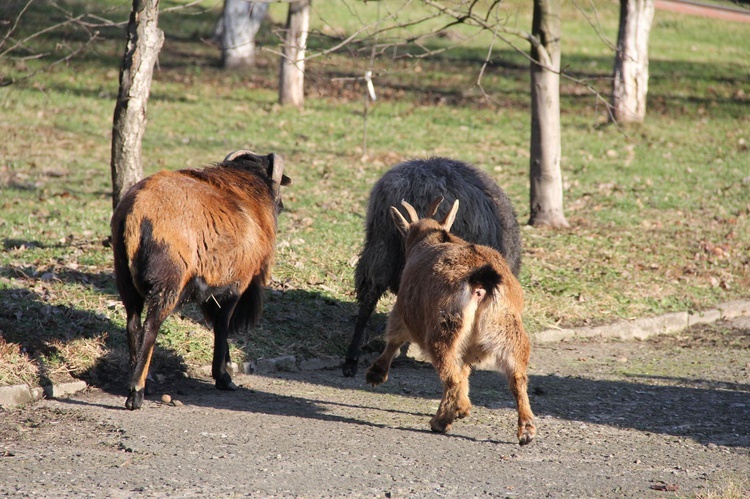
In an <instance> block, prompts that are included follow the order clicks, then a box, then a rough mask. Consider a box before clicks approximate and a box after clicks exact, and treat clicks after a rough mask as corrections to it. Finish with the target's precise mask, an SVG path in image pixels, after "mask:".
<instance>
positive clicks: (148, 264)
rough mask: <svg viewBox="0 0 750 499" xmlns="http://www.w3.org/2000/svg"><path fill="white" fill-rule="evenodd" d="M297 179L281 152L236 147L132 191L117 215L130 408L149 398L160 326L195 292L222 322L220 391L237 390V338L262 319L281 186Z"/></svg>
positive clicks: (216, 370)
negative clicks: (233, 338)
mask: <svg viewBox="0 0 750 499" xmlns="http://www.w3.org/2000/svg"><path fill="white" fill-rule="evenodd" d="M290 183H291V180H290V179H289V177H287V176H286V175H284V161H283V160H282V158H281V157H280V156H277V155H276V154H269V155H267V156H263V155H257V154H255V153H253V152H251V151H236V152H234V153H232V154H230V155H228V156H227V157H226V158H225V159H224V161H223V162H221V163H220V164H218V165H215V166H213V167H208V168H205V169H203V170H179V171H172V172H170V171H163V172H160V173H157V174H155V175H152V176H151V177H148V178H145V179H143V180H141V181H140V182H138V183H137V184H135V185H134V186H133V187H131V188H130V190H129V191H128V192H127V193H126V194H125V196H124V197H123V198H122V200H121V201H120V203H119V204H118V205H117V208H116V209H115V212H114V214H113V216H112V247H113V249H114V259H115V276H116V279H117V289H118V291H119V292H120V297H121V298H122V301H123V303H124V305H125V311H126V313H127V335H128V346H129V349H130V367H131V370H132V378H131V381H130V393H129V395H128V398H127V401H126V402H125V407H127V408H128V409H131V410H132V409H137V408H139V407H140V406H141V405H142V403H143V395H144V389H145V385H146V377H147V375H148V371H149V366H150V364H151V356H152V354H153V350H154V343H155V341H156V335H157V333H158V331H159V327H160V326H161V324H162V323H163V322H164V320H165V319H166V318H167V316H169V314H170V313H171V312H172V311H173V310H174V309H175V308H176V307H177V306H179V305H180V304H182V303H183V302H185V301H187V300H189V299H192V300H195V301H196V302H197V303H198V304H199V305H200V307H201V309H202V311H203V315H204V317H205V318H206V321H207V322H208V323H209V324H211V325H213V328H214V355H213V363H212V375H213V378H214V379H215V380H216V388H218V389H220V390H236V389H237V386H236V385H235V384H234V383H233V382H232V378H231V376H230V374H229V373H228V372H227V364H228V363H229V344H228V342H227V337H228V334H229V333H232V332H236V331H240V330H246V329H247V328H249V327H252V326H254V325H255V324H257V322H258V320H259V319H260V315H261V312H262V306H263V287H264V286H265V285H266V284H267V280H268V278H269V275H270V270H271V266H272V264H273V258H274V248H275V240H276V217H277V215H278V213H279V212H280V211H281V209H282V207H283V204H282V202H281V195H280V186H282V185H288V184H290ZM144 306H145V307H147V312H146V317H145V320H144V322H143V323H141V314H142V312H143V310H144Z"/></svg>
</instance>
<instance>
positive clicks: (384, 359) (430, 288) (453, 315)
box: [366, 197, 536, 445]
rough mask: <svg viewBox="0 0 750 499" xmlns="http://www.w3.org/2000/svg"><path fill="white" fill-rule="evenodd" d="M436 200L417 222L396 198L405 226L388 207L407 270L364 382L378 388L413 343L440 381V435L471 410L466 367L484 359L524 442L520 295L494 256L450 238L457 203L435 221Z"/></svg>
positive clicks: (528, 434) (529, 422) (436, 424)
mask: <svg viewBox="0 0 750 499" xmlns="http://www.w3.org/2000/svg"><path fill="white" fill-rule="evenodd" d="M442 200H443V198H442V197H440V198H438V199H436V200H435V201H433V203H432V205H431V206H430V208H429V209H428V217H430V218H424V219H421V220H420V219H419V217H418V216H417V213H416V211H415V210H414V208H413V207H412V206H411V205H410V204H409V203H407V202H406V201H402V204H403V205H404V208H405V209H406V211H407V213H408V214H409V217H410V219H411V221H410V222H408V221H407V220H406V219H405V218H404V217H403V216H402V215H401V213H400V212H399V211H398V209H396V207H391V215H392V217H393V219H394V221H395V222H396V225H397V227H398V229H399V231H400V232H401V233H402V234H403V236H404V237H405V239H406V265H405V267H404V272H403V274H402V276H401V284H400V289H399V293H398V297H397V299H396V303H395V305H394V306H393V310H392V311H391V313H390V315H389V317H388V326H387V329H386V340H387V344H386V347H385V350H384V351H383V353H382V354H381V355H380V357H378V358H377V359H376V360H375V362H374V363H373V364H372V366H370V368H369V369H368V371H367V375H366V380H367V382H368V383H370V384H372V386H377V385H379V384H381V383H383V382H384V381H385V380H386V379H388V371H389V369H390V366H391V361H392V360H393V358H394V357H395V356H396V354H397V353H398V351H399V348H400V347H401V345H403V344H404V343H405V342H407V341H409V342H412V343H415V344H416V345H417V346H419V348H420V349H421V350H422V352H423V353H424V354H425V355H427V356H428V357H429V359H430V360H431V361H432V364H433V366H435V369H436V370H437V373H438V375H439V376H440V379H441V380H442V382H443V398H442V400H441V401H440V407H439V408H438V411H437V413H436V414H435V416H434V417H433V418H432V420H431V421H430V427H431V428H432V430H433V431H437V432H446V431H448V430H449V429H450V426H451V424H452V423H453V421H454V420H455V418H457V417H458V418H463V417H465V416H467V415H468V414H469V412H470V410H471V402H470V401H469V374H470V373H471V368H472V366H474V365H476V364H479V363H484V362H486V361H489V362H491V363H493V364H494V366H495V368H496V369H498V370H502V371H504V372H505V374H506V376H507V378H508V382H509V385H510V390H511V392H512V393H513V395H514V396H515V398H516V405H517V407H518V443H519V444H520V445H526V444H528V443H529V442H531V440H532V439H533V438H534V435H535V434H536V428H535V426H534V415H533V414H532V412H531V407H530V406H529V397H528V395H527V393H526V388H527V383H528V378H527V376H526V367H527V365H528V362H529V351H530V346H529V338H528V336H527V335H526V331H525V330H524V328H523V323H522V321H521V313H522V311H523V290H522V289H521V285H520V284H519V282H518V280H517V279H516V278H515V276H514V275H513V273H512V272H511V269H510V267H509V266H508V264H507V263H506V261H505V259H503V257H502V256H501V255H500V253H498V252H497V251H495V250H494V249H492V248H490V247H488V246H481V245H477V244H470V243H467V242H466V241H464V240H463V239H461V238H459V237H457V236H454V235H453V234H450V232H449V231H450V228H451V225H452V224H453V221H454V220H455V218H456V212H457V211H458V200H456V201H455V202H454V203H453V207H452V208H451V210H450V211H449V212H448V214H447V215H446V216H445V218H444V219H443V220H442V221H441V222H438V221H436V220H433V219H432V218H431V217H432V216H434V215H435V212H436V211H437V208H438V206H439V204H440V203H441V202H442Z"/></svg>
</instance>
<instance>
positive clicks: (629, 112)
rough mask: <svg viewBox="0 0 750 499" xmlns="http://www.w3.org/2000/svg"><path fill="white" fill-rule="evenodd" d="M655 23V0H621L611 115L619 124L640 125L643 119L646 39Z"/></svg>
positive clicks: (646, 57)
mask: <svg viewBox="0 0 750 499" xmlns="http://www.w3.org/2000/svg"><path fill="white" fill-rule="evenodd" d="M653 20H654V0H620V30H619V32H618V35H617V54H616V55H615V68H614V78H613V83H612V116H611V117H610V118H613V119H614V120H616V121H617V122H619V123H640V122H642V121H643V120H644V118H645V117H646V96H647V94H648V38H649V35H650V33H651V24H652V23H653Z"/></svg>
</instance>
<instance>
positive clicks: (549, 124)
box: [529, 0, 569, 227]
mask: <svg viewBox="0 0 750 499" xmlns="http://www.w3.org/2000/svg"><path fill="white" fill-rule="evenodd" d="M532 35H533V37H534V39H535V40H536V41H537V42H538V43H532V48H531V57H532V59H533V60H534V61H535V62H532V63H531V165H530V178H531V191H530V200H531V217H530V218H529V225H534V226H540V225H547V226H551V227H569V225H568V221H567V220H566V219H565V214H564V213H563V190H562V174H561V172H560V154H561V152H560V151H561V148H560V73H559V72H560V35H561V28H560V0H534V20H533V25H532Z"/></svg>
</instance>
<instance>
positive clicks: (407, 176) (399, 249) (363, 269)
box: [343, 158, 521, 376]
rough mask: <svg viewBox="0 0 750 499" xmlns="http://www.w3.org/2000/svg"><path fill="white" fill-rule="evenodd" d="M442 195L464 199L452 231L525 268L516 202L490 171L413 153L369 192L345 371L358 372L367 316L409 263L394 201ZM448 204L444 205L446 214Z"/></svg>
mask: <svg viewBox="0 0 750 499" xmlns="http://www.w3.org/2000/svg"><path fill="white" fill-rule="evenodd" d="M439 196H442V197H444V198H445V200H446V201H447V203H446V205H448V206H450V205H452V204H453V202H454V201H455V200H456V199H459V198H460V199H461V202H462V203H463V204H462V210H461V213H459V214H458V215H457V218H456V221H455V223H454V224H453V233H454V234H456V235H457V236H458V237H460V238H462V239H465V240H466V241H469V242H472V243H477V244H482V245H485V246H490V247H492V248H494V249H496V250H497V251H499V252H500V254H501V255H502V256H503V257H504V258H505V260H506V261H507V263H508V266H509V267H510V269H511V272H513V274H514V275H515V276H518V273H519V272H520V270H521V235H520V231H519V229H518V222H517V220H516V214H515V211H514V209H513V205H512V204H511V202H510V199H508V196H507V195H506V194H505V192H504V191H503V190H502V189H501V188H500V187H499V186H498V185H497V183H495V182H494V181H493V180H492V179H491V178H490V177H489V175H487V174H486V173H484V172H483V171H481V170H479V169H478V168H476V167H474V166H471V165H468V164H466V163H463V162H461V161H457V160H454V159H448V158H429V159H414V160H410V161H406V162H404V163H400V164H398V165H396V166H394V167H393V168H392V169H391V170H390V171H388V172H387V173H386V174H385V175H383V177H381V178H380V180H378V181H377V183H376V184H375V186H374V187H373V188H372V191H371V192H370V201H369V204H368V207H367V221H366V224H365V232H366V235H365V245H364V248H363V249H362V253H361V254H360V258H359V262H358V263H357V268H356V271H355V285H356V291H357V301H358V302H359V313H358V314H357V321H356V324H355V326H354V335H353V336H352V342H351V344H350V346H349V351H348V352H347V355H346V361H345V362H344V366H343V372H344V375H345V376H354V375H355V374H356V373H357V364H358V362H359V356H360V349H361V347H362V343H363V339H364V338H363V336H364V332H365V327H366V326H367V322H368V320H369V319H370V316H371V315H372V312H373V311H374V310H375V305H377V303H378V300H379V299H380V297H381V296H383V293H385V292H386V290H390V291H391V292H393V293H396V294H397V293H398V287H399V280H400V279H401V272H402V270H403V268H404V242H403V238H402V236H401V234H399V232H398V230H397V229H396V227H395V225H394V224H393V220H392V219H391V212H390V209H391V206H399V205H400V203H401V201H402V200H406V201H408V202H409V203H411V205H412V206H414V208H415V209H416V210H417V211H418V212H421V213H425V211H426V210H427V207H428V206H429V205H430V202H432V201H433V200H434V199H435V198H437V197H439ZM445 212H447V209H446V210H444V213H442V215H444V214H445Z"/></svg>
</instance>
